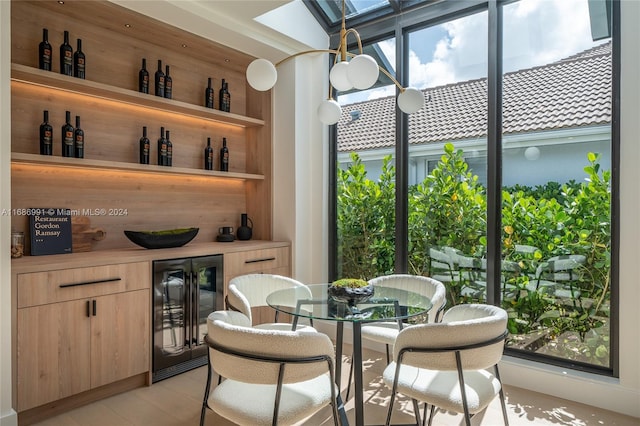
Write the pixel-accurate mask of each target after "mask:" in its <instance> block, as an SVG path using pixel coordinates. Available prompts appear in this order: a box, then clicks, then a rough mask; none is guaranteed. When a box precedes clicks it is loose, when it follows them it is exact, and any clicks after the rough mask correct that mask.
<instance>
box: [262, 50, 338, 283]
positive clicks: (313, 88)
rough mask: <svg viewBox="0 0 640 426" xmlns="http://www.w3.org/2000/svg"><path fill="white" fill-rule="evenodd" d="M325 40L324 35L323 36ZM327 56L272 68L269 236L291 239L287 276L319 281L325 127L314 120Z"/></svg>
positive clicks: (322, 272) (323, 263) (323, 266)
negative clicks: (290, 264)
mask: <svg viewBox="0 0 640 426" xmlns="http://www.w3.org/2000/svg"><path fill="white" fill-rule="evenodd" d="M327 42H328V39H327ZM319 69H328V58H327V55H308V56H302V57H299V58H296V59H295V60H291V61H288V62H286V63H284V64H282V65H280V66H279V67H278V83H277V84H276V87H275V89H274V92H273V108H272V110H273V112H274V113H273V115H274V134H273V140H274V141H275V143H274V153H273V176H274V188H273V217H274V224H273V238H274V239H276V240H288V241H291V242H292V248H293V250H292V258H293V276H294V278H296V279H298V280H300V281H302V282H307V283H310V282H323V281H326V279H327V278H326V275H327V269H328V268H327V255H326V254H327V246H326V242H327V239H326V238H325V236H326V229H327V221H326V220H324V219H323V218H324V217H325V212H326V211H327V190H326V188H327V180H328V179H327V175H326V170H327V167H326V164H327V162H326V161H327V150H326V149H325V148H326V142H323V141H326V139H327V138H326V137H323V136H325V135H326V133H327V130H326V128H325V126H322V125H321V124H320V122H319V121H318V120H317V119H316V108H317V105H318V104H319V103H320V101H321V100H322V99H323V94H324V93H326V90H325V87H326V86H327V82H326V79H324V78H322V75H323V74H322V73H318V72H317V70H319Z"/></svg>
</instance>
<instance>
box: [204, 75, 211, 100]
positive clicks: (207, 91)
mask: <svg viewBox="0 0 640 426" xmlns="http://www.w3.org/2000/svg"><path fill="white" fill-rule="evenodd" d="M204 106H206V107H207V108H213V88H212V87H211V77H209V83H208V84H207V88H206V89H204Z"/></svg>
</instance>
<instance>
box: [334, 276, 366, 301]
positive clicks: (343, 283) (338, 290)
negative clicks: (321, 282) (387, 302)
mask: <svg viewBox="0 0 640 426" xmlns="http://www.w3.org/2000/svg"><path fill="white" fill-rule="evenodd" d="M372 295H373V286H372V285H371V284H369V283H368V282H367V281H365V280H363V279H360V278H342V279H339V280H336V281H334V282H333V283H332V284H331V285H330V286H329V296H331V297H332V298H333V299H334V300H336V301H338V302H343V303H348V304H349V305H350V306H353V305H355V304H356V303H362V302H365V301H366V300H368V299H369V298H370V297H371V296H372Z"/></svg>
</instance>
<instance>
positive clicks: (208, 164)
mask: <svg viewBox="0 0 640 426" xmlns="http://www.w3.org/2000/svg"><path fill="white" fill-rule="evenodd" d="M204 169H205V170H213V148H211V138H207V147H206V148H205V149H204Z"/></svg>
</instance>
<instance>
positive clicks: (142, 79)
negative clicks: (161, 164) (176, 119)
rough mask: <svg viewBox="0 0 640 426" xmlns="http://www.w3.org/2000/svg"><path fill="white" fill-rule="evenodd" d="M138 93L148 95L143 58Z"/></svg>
mask: <svg viewBox="0 0 640 426" xmlns="http://www.w3.org/2000/svg"><path fill="white" fill-rule="evenodd" d="M138 92H140V93H149V71H147V60H146V59H145V58H142V68H140V72H138ZM145 164H149V163H145Z"/></svg>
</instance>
